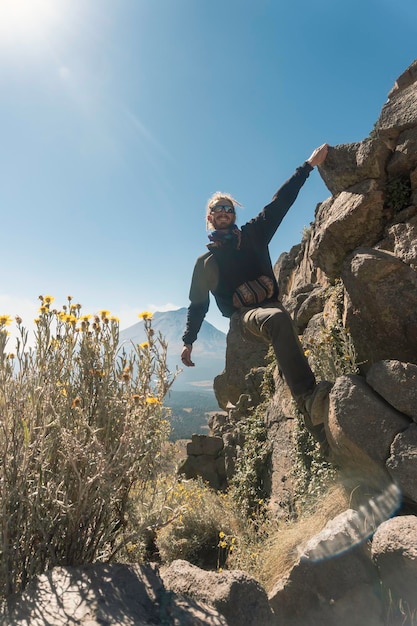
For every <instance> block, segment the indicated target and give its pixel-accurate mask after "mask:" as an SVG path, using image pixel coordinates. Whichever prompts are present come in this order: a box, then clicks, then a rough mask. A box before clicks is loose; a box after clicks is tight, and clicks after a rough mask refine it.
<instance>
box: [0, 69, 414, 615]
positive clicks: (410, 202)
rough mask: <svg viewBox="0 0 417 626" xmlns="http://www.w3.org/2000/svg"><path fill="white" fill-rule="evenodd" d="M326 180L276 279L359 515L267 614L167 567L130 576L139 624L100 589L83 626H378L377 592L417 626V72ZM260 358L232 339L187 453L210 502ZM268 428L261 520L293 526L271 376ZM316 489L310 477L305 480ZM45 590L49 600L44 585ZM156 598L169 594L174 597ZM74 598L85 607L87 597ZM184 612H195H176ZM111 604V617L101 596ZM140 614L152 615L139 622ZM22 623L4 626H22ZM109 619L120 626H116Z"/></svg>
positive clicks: (280, 402)
mask: <svg viewBox="0 0 417 626" xmlns="http://www.w3.org/2000/svg"><path fill="white" fill-rule="evenodd" d="M320 174H321V176H322V178H323V180H324V181H325V183H326V185H327V187H328V189H329V192H330V194H331V196H330V197H329V198H328V199H326V200H324V201H323V202H322V203H320V204H319V206H318V207H317V209H316V213H315V220H314V222H313V224H312V225H311V228H310V229H309V231H308V232H306V233H305V236H304V237H303V240H302V242H301V243H300V244H299V245H297V246H295V247H294V248H293V249H292V250H290V251H289V252H288V253H285V254H283V255H282V256H281V257H280V259H279V260H278V262H277V264H276V267H275V271H276V275H277V279H278V282H279V285H280V288H281V297H282V300H283V302H284V304H285V305H286V307H287V308H288V310H289V311H290V312H291V314H292V316H293V318H294V322H295V324H296V327H297V329H298V332H299V334H300V337H301V341H302V343H303V346H304V349H305V351H306V354H307V355H308V358H309V359H311V364H312V367H313V369H314V370H315V372H316V374H317V376H318V378H326V379H328V380H331V381H332V382H333V388H332V390H331V392H330V396H329V408H328V412H326V413H324V414H323V415H322V416H321V418H320V419H319V420H318V421H322V423H323V425H324V429H325V432H326V437H327V441H328V443H329V448H330V458H331V464H330V465H329V467H330V466H332V467H334V468H337V470H338V471H339V472H340V475H341V476H344V477H345V479H346V486H347V490H348V495H349V498H350V502H351V505H352V508H348V509H347V510H346V511H344V512H343V513H342V514H341V515H340V516H338V517H336V518H335V519H333V520H331V522H329V523H328V524H327V526H326V527H325V528H324V529H323V530H322V532H321V533H319V534H318V535H316V536H314V537H312V538H311V540H310V541H309V542H308V544H307V545H305V546H303V548H302V550H300V554H299V556H298V558H295V559H294V561H295V562H294V564H293V566H292V567H291V568H290V570H289V571H288V572H287V573H286V575H285V576H284V577H283V578H281V579H280V580H278V581H276V583H275V585H274V586H273V588H272V590H271V591H270V593H269V596H268V598H266V594H265V591H264V590H263V589H260V588H259V585H258V584H257V583H256V581H253V579H249V577H248V576H246V575H245V574H244V573H243V572H223V573H222V575H221V576H218V575H215V574H214V573H213V572H203V571H202V570H199V569H198V568H196V567H195V566H192V565H190V564H187V563H186V562H183V561H176V562H174V563H173V564H172V565H171V566H170V568H168V569H167V570H166V571H164V572H163V576H162V578H163V582H162V581H161V580H160V579H159V578H156V577H155V575H154V574H152V575H153V576H154V578H155V581H154V582H153V583H152V585H151V584H150V583H149V580H150V578H151V576H150V573H149V572H147V571H145V570H144V571H142V570H137V571H135V572H134V577H133V578H132V576H133V575H132V572H131V571H130V570H129V572H127V574H128V575H129V577H131V578H132V584H133V587H132V588H133V589H134V595H135V598H136V599H137V598H139V592H138V590H139V589H142V588H144V589H145V591H146V593H145V594H144V595H145V596H146V597H145V599H144V600H143V602H141V607H138V608H136V605H134V600H135V598H130V599H129V598H124V596H123V599H124V600H125V602H124V603H123V606H124V609H123V610H124V611H125V606H126V602H130V603H131V605H132V606H135V610H137V614H136V615H139V614H140V615H141V617H140V618H139V617H136V619H137V620H138V621H128V619H127V618H126V621H122V620H120V616H121V613H120V607H118V605H117V603H116V602H115V603H114V606H113V607H107V606H104V603H103V602H102V603H101V605H99V606H98V609H100V611H101V613H100V616H98V613H99V610H98V609H97V607H96V604H97V602H98V600H97V598H101V597H102V595H103V594H102V593H101V590H102V586H103V585H102V583H100V585H98V586H97V584H96V582H95V584H94V585H92V584H90V590H91V589H92V591H91V593H92V595H93V598H92V602H91V603H90V606H89V607H88V610H85V612H84V616H83V617H84V619H85V621H82V618H80V621H77V623H87V617H89V619H91V621H89V622H88V623H91V624H93V623H94V624H95V623H98V622H99V620H100V623H102V622H101V618H102V614H103V615H104V614H105V617H106V619H107V621H106V623H156V622H155V621H152V620H153V619H155V616H154V615H153V613H152V611H154V612H155V611H156V610H158V611H159V610H160V607H161V606H162V607H163V610H164V619H166V621H164V623H172V624H173V623H179V622H178V621H175V619H177V617H178V619H179V620H180V621H181V620H182V621H181V623H184V624H185V623H195V624H200V623H212V624H217V623H218V624H235V623H236V624H239V625H240V626H242V625H245V624H247V625H248V626H249V624H254V623H256V624H259V626H262V625H269V624H271V625H273V624H275V625H276V626H279V625H280V624H286V625H287V624H291V625H292V626H309V625H313V624H314V625H316V624H321V625H329V626H330V625H336V624H337V625H338V626H351V625H352V624H356V625H361V624H363V625H364V626H365V624H366V626H369V625H371V626H383V625H384V624H387V621H386V612H384V610H383V605H382V604H383V603H382V597H381V584H382V586H383V587H384V588H385V589H388V590H389V592H390V594H391V598H392V599H393V600H394V601H396V602H397V607H398V606H400V608H401V607H402V608H404V607H406V610H405V608H404V611H403V612H402V617H401V622H397V621H389V622H388V623H389V624H397V623H402V624H411V623H415V622H413V621H412V620H413V615H414V618H415V615H416V614H417V601H416V598H417V593H416V590H417V516H416V514H415V513H416V511H417V480H416V479H417V289H416V287H417V61H415V62H414V63H413V64H412V65H411V66H410V67H409V68H408V69H407V70H406V71H405V72H404V73H403V74H402V75H401V76H400V77H399V78H398V80H397V81H396V83H395V85H394V87H393V89H392V90H391V92H390V93H389V95H388V100H387V102H386V103H385V105H384V106H383V108H382V111H381V114H380V116H379V119H378V120H377V121H376V123H375V127H374V130H373V131H372V132H371V134H370V136H369V137H367V138H365V139H364V140H363V141H361V142H358V143H354V144H349V145H339V146H334V147H332V148H331V149H330V151H329V155H328V158H327V159H326V161H325V163H324V165H323V166H322V167H321V168H320ZM264 356H265V348H264V347H263V346H260V347H259V350H257V348H256V346H255V344H254V345H249V346H248V345H247V344H246V345H244V346H243V348H242V344H241V342H240V340H237V339H236V331H235V329H234V328H231V330H230V332H229V336H228V340H227V354H226V370H225V372H224V373H223V374H222V375H220V376H218V377H217V379H216V381H215V391H216V395H217V398H218V401H219V404H220V406H221V407H222V408H224V409H226V408H227V410H228V415H226V416H225V415H219V416H218V417H217V419H215V418H213V419H212V421H211V428H212V435H213V436H212V437H207V436H199V437H194V438H193V441H192V442H190V444H189V449H188V459H187V460H186V464H185V466H184V467H183V471H184V472H185V473H187V471H188V473H189V474H188V475H190V476H193V475H198V474H199V475H202V476H203V478H206V479H207V480H209V481H210V482H211V484H212V485H213V486H214V487H216V488H223V487H225V486H226V485H227V483H228V480H229V479H230V477H231V476H232V475H233V469H234V463H235V460H236V458H237V456H238V451H239V450H240V449H241V448H242V446H243V445H244V441H242V432H241V431H240V429H239V427H238V426H239V423H241V422H244V421H245V415H248V414H249V413H250V411H251V410H253V408H254V407H255V406H256V404H257V403H258V402H259V378H260V377H261V375H262V374H263V372H264V370H265V368H264V366H265V362H264ZM249 370H250V371H249ZM264 422H265V425H266V427H267V429H268V435H269V440H270V443H271V454H270V464H269V467H268V470H269V474H268V476H269V479H268V481H266V482H265V485H266V486H267V488H268V490H269V494H268V495H269V497H270V507H271V509H272V510H273V511H274V512H275V513H276V514H277V515H280V514H282V512H284V513H285V514H287V513H288V512H289V511H290V510H291V508H292V507H293V506H294V500H295V498H296V495H295V479H294V477H293V471H292V470H293V468H294V465H295V464H296V458H295V455H296V447H295V446H294V437H295V433H296V431H297V428H298V419H297V415H296V411H295V408H294V405H293V403H292V401H291V398H290V396H289V393H288V391H287V389H286V386H285V384H284V382H283V381H282V380H281V377H280V375H279V371H278V369H277V370H276V371H275V375H274V391H273V393H272V396H271V397H270V400H269V403H268V405H267V406H266V408H265V411H264ZM313 473H314V466H311V467H310V477H311V479H313ZM366 539H367V540H368V541H364V540H366ZM329 557H332V558H329ZM151 573H152V572H151ZM59 574H60V573H59V572H58V573H57V575H59ZM70 574H71V576H74V573H73V572H71V573H70ZM70 574H69V573H68V572H64V575H65V576H67V577H68V576H69V575H70ZM81 574H82V573H81ZM90 574H91V572H90ZM93 574H94V576H96V572H93ZM61 575H62V572H61ZM124 575H126V573H125V574H124ZM79 576H81V575H80V574H79ZM106 576H107V579H109V573H108V572H107V574H106ZM44 578H45V577H44ZM81 578H82V576H81ZM142 579H143V581H142ZM152 580H153V579H152ZM111 582H112V594H113V595H114V597H115V598H116V597H117V598H119V595H120V594H119V589H120V585H119V587H118V583H117V582H116V583H115V582H114V581H113V580H112V581H111ZM41 583H42V580H41V581H38V583H37V585H38V587H36V586H35V587H34V590H32V591H31V592H30V590H29V591H28V592H27V594H29V596H28V600H27V601H28V603H29V606H30V607H32V617H33V620H32V621H30V623H39V624H40V623H46V622H43V621H41V620H40V618H39V621H36V619H35V618H36V611H38V616H39V615H40V613H39V606H38V607H37V606H36V604H37V603H36V602H35V600H34V599H37V600H38V602H39V589H40V587H39V585H41ZM43 583H44V585H46V587H48V589H49V587H50V586H51V582H50V581H49V579H48V580H47V581H46V582H45V581H43ZM46 583H47V584H46ZM53 587H54V585H52V588H53ZM73 587H74V586H73ZM73 587H71V591H77V589H76V588H75V587H74V588H73ZM96 588H98V589H99V592H100V593H99V592H96V591H97V589H96ZM129 589H130V588H129ZM155 589H157V590H158V593H156V592H155ZM165 589H168V590H170V591H171V593H170V594H168V596H166V595H165ZM93 592H94V593H93ZM116 592H117V593H116ZM30 593H32V595H30ZM77 593H79V594H80V598H81V595H82V593H84V592H83V591H82V590H81V591H79V592H77ZM106 593H107V592H106ZM94 594H95V595H94ZM183 596H187V597H189V598H191V599H190V600H189V601H187V602H185V601H184V600H183ZM106 597H107V599H109V602H110V600H111V596H110V595H109V593H107V595H106ZM149 598H151V599H152V601H151V602H150V603H149V602H148V600H149ZM167 598H168V599H169V603H168V599H167ZM76 600H77V598H76V597H75V598H73V599H72V602H76ZM77 601H78V600H77ZM145 601H146V602H145ZM146 603H148V604H149V607H148V609H147V611H148V613H147V614H146V611H145V612H143V611H144V609H143V610H142V605H143V606H145V604H146ZM45 604H47V601H46V602H45ZM207 604H210V605H211V607H215V608H216V611H214V608H209V607H207ZM62 606H64V602H62ZM80 606H81V604H80ZM91 607H93V609H94V607H96V608H95V609H94V610H93V609H91ZM18 608H19V606H18V607H17V608H16V607H15V608H14V609H13V610H12V612H11V613H9V614H8V616H7V617H5V618H4V619H6V621H3V622H1V623H10V624H11V623H13V624H19V623H23V621H19V617H18V613H19V612H18ZM112 608H113V610H112ZM161 610H162V609H161ZM118 611H119V612H118ZM217 611H218V612H217ZM193 612H194V613H193ZM87 613H88V616H87ZM180 613H181V615H182V616H183V617H179V614H180ZM168 614H169V616H168ZM186 614H188V617H189V619H188V618H186V617H185V615H186ZM27 615H28V610H27V606H26V612H25V616H27ZM66 615H68V614H66ZM92 615H94V616H95V617H94V618H93V617H92ZM114 615H118V616H119V621H117V617H116V618H114V619H115V620H116V621H112V619H113V616H114ZM97 616H98V617H97ZM142 616H143V617H142ZM148 618H149V621H148ZM62 619H63V620H64V619H65V618H64V617H63V618H62ZM187 619H188V621H187ZM7 620H9V621H7ZM141 620H142V621H141ZM193 620H194V621H193ZM410 620H411V621H410ZM25 623H27V622H25ZM54 623H64V621H58V620H57V621H56V622H54ZM66 623H69V622H66ZM71 623H75V622H71ZM161 623H162V621H161Z"/></svg>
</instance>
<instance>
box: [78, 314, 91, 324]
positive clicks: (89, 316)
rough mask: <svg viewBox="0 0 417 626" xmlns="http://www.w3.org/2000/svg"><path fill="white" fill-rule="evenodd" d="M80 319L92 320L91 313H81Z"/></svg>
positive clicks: (84, 320)
mask: <svg viewBox="0 0 417 626" xmlns="http://www.w3.org/2000/svg"><path fill="white" fill-rule="evenodd" d="M80 320H81V321H82V322H88V320H91V315H90V314H87V315H80Z"/></svg>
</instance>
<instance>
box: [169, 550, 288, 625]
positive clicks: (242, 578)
mask: <svg viewBox="0 0 417 626" xmlns="http://www.w3.org/2000/svg"><path fill="white" fill-rule="evenodd" d="M161 574H162V579H163V581H164V584H165V586H166V588H167V589H170V590H171V591H173V592H174V593H175V594H180V595H181V596H186V597H188V598H191V599H193V600H195V601H198V602H202V603H207V604H210V605H211V606H213V607H215V608H216V610H217V611H218V612H219V613H221V614H222V615H223V616H224V617H225V619H226V620H227V624H228V626H253V625H254V624H259V626H261V625H262V626H276V622H275V619H274V616H273V613H272V611H271V608H270V606H269V604H268V597H267V595H266V592H265V590H264V589H263V588H262V587H261V585H260V584H259V583H258V582H257V581H256V580H255V579H254V578H252V577H250V576H248V574H246V573H245V572H241V571H239V570H233V571H223V572H219V573H217V572H207V571H204V570H202V569H200V568H198V567H196V566H195V565H191V563H188V562H187V561H183V560H177V561H173V562H172V563H171V565H170V566H169V567H167V568H164V569H163V570H162V573H161ZM208 623H210V624H211V622H208Z"/></svg>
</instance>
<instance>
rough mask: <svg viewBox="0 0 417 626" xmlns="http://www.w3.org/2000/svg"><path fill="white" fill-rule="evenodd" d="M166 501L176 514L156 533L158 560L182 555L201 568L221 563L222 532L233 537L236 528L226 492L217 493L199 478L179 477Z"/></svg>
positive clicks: (223, 555)
mask: <svg viewBox="0 0 417 626" xmlns="http://www.w3.org/2000/svg"><path fill="white" fill-rule="evenodd" d="M168 505H169V506H170V507H171V509H172V510H173V511H179V512H180V514H179V515H178V516H177V518H176V519H175V521H174V522H173V523H172V524H169V525H165V526H164V527H162V528H161V529H160V530H159V531H158V533H157V539H156V543H157V546H158V549H159V553H160V555H161V558H162V560H163V561H165V562H171V561H173V560H175V559H185V560H187V561H189V562H190V563H193V564H194V565H197V566H199V567H202V568H205V569H215V568H219V567H223V566H224V564H225V561H226V559H227V552H225V551H224V548H225V547H226V546H223V545H220V544H223V542H224V539H225V537H226V536H227V537H235V536H236V535H237V534H238V528H239V521H238V518H237V517H236V515H235V512H234V510H233V506H232V503H231V500H230V499H229V497H228V496H227V494H217V493H216V492H215V491H214V490H213V489H211V488H210V487H208V486H206V485H204V484H203V482H202V481H201V480H187V481H180V482H178V484H177V485H176V487H175V488H174V489H172V491H171V493H170V496H169V499H168Z"/></svg>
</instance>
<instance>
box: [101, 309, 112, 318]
mask: <svg viewBox="0 0 417 626" xmlns="http://www.w3.org/2000/svg"><path fill="white" fill-rule="evenodd" d="M98 313H99V315H100V317H101V319H102V320H104V319H107V318H108V317H109V315H110V311H107V310H106V309H101V311H99V312H98Z"/></svg>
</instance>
